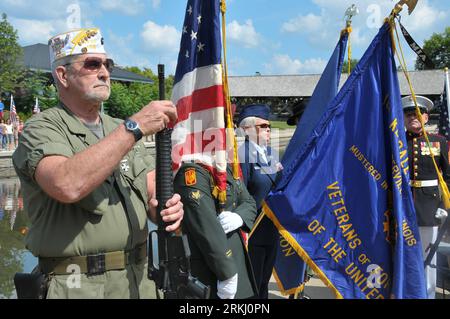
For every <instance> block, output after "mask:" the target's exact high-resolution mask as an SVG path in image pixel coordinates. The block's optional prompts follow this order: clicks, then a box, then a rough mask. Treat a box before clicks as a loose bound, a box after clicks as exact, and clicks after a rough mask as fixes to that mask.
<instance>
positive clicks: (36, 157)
mask: <svg viewBox="0 0 450 319" xmlns="http://www.w3.org/2000/svg"><path fill="white" fill-rule="evenodd" d="M100 117H101V121H102V124H103V130H104V135H105V136H107V135H108V134H110V133H111V132H112V131H113V130H114V129H116V128H117V126H118V125H119V124H120V123H121V120H119V119H114V118H111V117H109V116H107V115H100ZM97 142H98V138H97V137H96V136H95V135H94V134H93V133H92V132H91V131H90V130H89V129H88V128H87V127H86V126H85V125H84V124H83V123H82V122H81V121H80V120H79V119H78V118H76V117H75V116H74V114H73V113H72V112H71V111H70V110H69V109H67V108H66V107H65V106H63V105H60V106H58V107H55V108H52V109H49V110H46V111H44V112H42V113H40V114H37V115H34V116H33V117H32V118H31V119H30V120H28V122H27V123H26V125H25V128H24V130H23V133H22V135H21V137H20V141H19V146H18V148H17V150H16V151H15V152H14V154H13V164H14V167H15V169H16V172H17V174H18V176H19V178H20V182H21V187H22V194H23V200H24V209H25V211H26V212H27V213H28V215H29V217H30V219H31V227H30V230H29V233H28V235H27V238H26V246H27V248H28V249H29V250H31V252H32V253H33V254H34V255H35V256H40V257H62V256H81V255H88V254H96V253H101V252H109V251H117V250H124V249H131V248H134V247H135V246H136V245H137V244H139V243H142V242H144V241H145V240H146V237H147V234H148V230H147V210H148V203H147V201H148V195H147V179H146V175H147V173H148V172H149V171H150V170H152V169H153V168H154V166H153V165H154V161H153V159H152V158H151V156H150V155H148V154H147V152H146V149H145V147H144V144H143V143H142V141H141V142H138V143H136V145H135V146H134V147H133V149H132V150H131V151H130V152H129V153H128V154H127V155H126V156H125V157H124V158H123V160H122V161H121V163H120V164H119V165H118V167H116V169H115V170H114V172H113V173H112V174H111V175H110V176H109V177H108V178H107V179H106V180H105V181H104V182H103V183H102V184H101V185H100V186H99V187H98V188H97V189H95V190H94V191H93V192H92V193H90V194H89V195H87V196H86V197H85V198H83V199H82V200H80V201H79V202H77V203H73V204H65V203H61V202H59V201H57V200H55V199H53V198H51V197H50V196H48V195H47V194H46V193H45V192H44V191H43V190H42V189H41V187H39V185H38V184H37V183H36V180H35V177H34V173H35V170H36V167H37V165H38V163H39V161H40V160H41V159H42V158H43V157H45V156H52V155H60V156H65V157H71V156H73V155H74V154H76V153H79V152H81V151H83V150H85V149H86V148H88V147H89V146H91V145H93V144H95V143H97Z"/></svg>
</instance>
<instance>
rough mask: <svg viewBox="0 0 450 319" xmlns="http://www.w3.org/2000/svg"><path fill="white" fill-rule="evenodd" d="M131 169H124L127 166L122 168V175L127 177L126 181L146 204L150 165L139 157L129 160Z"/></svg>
mask: <svg viewBox="0 0 450 319" xmlns="http://www.w3.org/2000/svg"><path fill="white" fill-rule="evenodd" d="M127 161H128V164H127V165H129V167H128V169H124V167H126V166H122V168H121V170H120V171H121V174H123V175H124V176H125V179H126V180H127V181H128V183H129V184H130V185H131V186H132V187H133V188H134V190H135V191H137V193H138V194H139V195H140V197H141V198H142V199H143V201H144V202H145V204H146V205H147V202H148V194H147V172H148V165H147V164H146V163H145V161H144V160H143V159H142V158H140V157H137V156H134V157H132V158H129V159H128V160H127Z"/></svg>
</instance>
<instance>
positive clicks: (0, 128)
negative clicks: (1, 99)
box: [0, 116, 24, 151]
mask: <svg viewBox="0 0 450 319" xmlns="http://www.w3.org/2000/svg"><path fill="white" fill-rule="evenodd" d="M23 126H24V123H23V121H22V120H21V119H20V117H19V116H17V121H16V122H14V123H11V120H10V119H7V120H6V121H5V120H4V119H3V118H2V119H0V141H1V150H2V151H14V150H15V149H16V148H17V144H18V143H19V137H20V135H21V134H22V131H23Z"/></svg>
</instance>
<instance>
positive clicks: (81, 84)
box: [1, 29, 450, 299]
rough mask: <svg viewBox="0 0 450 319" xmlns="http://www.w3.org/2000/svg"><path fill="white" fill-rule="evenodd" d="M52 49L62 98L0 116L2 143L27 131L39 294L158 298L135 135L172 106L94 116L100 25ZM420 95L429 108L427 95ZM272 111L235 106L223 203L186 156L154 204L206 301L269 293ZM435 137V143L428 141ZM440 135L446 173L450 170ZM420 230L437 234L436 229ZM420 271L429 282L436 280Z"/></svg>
mask: <svg viewBox="0 0 450 319" xmlns="http://www.w3.org/2000/svg"><path fill="white" fill-rule="evenodd" d="M77 39H81V40H80V41H78V40H77ZM71 40H73V41H71ZM49 47H50V59H51V63H52V75H53V77H54V80H55V83H56V86H57V89H58V94H59V99H60V104H59V105H58V106H57V107H55V108H52V109H49V110H47V111H45V112H42V113H40V114H39V115H38V116H33V117H32V118H31V119H30V120H29V121H28V122H27V125H26V127H25V129H24V130H23V132H22V130H21V129H19V127H17V128H16V129H14V127H13V126H12V125H11V123H8V122H7V123H2V124H1V127H2V136H6V142H5V143H6V144H5V145H6V147H7V148H8V149H12V148H15V147H16V146H17V142H16V140H15V134H16V133H15V132H17V135H19V134H22V137H21V139H20V142H19V144H18V146H17V149H16V151H15V152H14V154H13V163H14V167H15V169H16V172H17V174H18V176H19V178H20V181H21V186H22V189H23V201H24V209H25V210H26V211H27V213H28V215H29V216H30V218H31V220H32V225H31V227H30V229H29V232H28V235H27V237H26V245H27V248H28V249H30V250H31V252H32V253H33V254H34V255H35V256H37V257H38V258H39V264H38V266H37V268H36V269H35V272H38V273H42V274H44V275H45V276H46V278H47V279H46V280H47V281H48V285H47V286H46V289H47V290H46V292H45V296H46V298H155V293H153V292H155V291H156V290H155V286H154V282H153V281H152V280H150V279H149V278H148V276H147V264H146V256H147V250H146V247H147V244H148V243H147V234H148V226H147V219H148V218H149V219H150V220H152V221H154V222H155V221H156V220H157V217H156V207H157V206H158V203H157V201H156V199H155V174H156V173H155V163H154V159H153V158H152V157H151V156H149V155H147V154H146V152H144V149H145V146H144V144H143V142H142V140H141V138H142V137H143V136H147V135H150V134H154V133H156V132H159V131H161V130H162V129H164V128H165V127H166V126H167V124H168V123H169V122H171V121H174V120H175V119H176V118H177V112H176V108H175V107H174V105H173V104H172V102H170V101H153V102H151V103H149V104H148V105H146V106H144V107H143V108H142V109H141V110H140V111H139V112H137V113H136V114H133V115H132V116H130V118H128V119H126V120H125V121H122V120H119V119H115V118H112V117H109V116H108V115H105V114H101V113H100V106H101V103H102V102H103V101H105V100H106V99H108V97H109V95H110V72H111V70H112V67H113V61H112V60H110V59H108V58H107V54H106V51H105V49H104V46H103V38H102V36H101V33H100V30H98V29H89V30H87V29H81V30H77V31H71V32H67V33H64V34H60V35H58V36H55V37H53V38H52V39H50V41H49ZM423 101H425V100H423ZM419 102H420V104H419V106H420V107H422V106H423V109H424V110H425V111H428V109H429V108H428V107H427V105H425V104H424V103H425V102H423V103H422V100H420V101H419ZM410 106H411V105H409V104H407V103H406V102H405V103H404V108H405V113H406V115H407V116H406V118H407V119H409V120H411V127H413V128H411V130H410V127H409V126H408V125H407V129H408V132H410V135H411V137H412V138H411V139H409V140H408V141H409V142H411V145H410V147H411V150H410V151H411V152H412V153H411V156H410V160H412V161H413V162H411V163H410V165H411V166H413V167H416V170H411V172H418V171H417V170H418V169H419V168H418V166H419V165H421V161H422V160H423V158H422V159H419V158H418V157H417V156H414V154H416V155H417V153H414V152H417V149H418V147H419V146H420V147H422V146H423V145H422V144H420V143H419V144H417V143H416V138H419V137H421V134H422V133H423V132H421V130H420V129H418V128H417V119H415V120H414V114H412V113H411V112H410ZM302 112H303V109H299V110H295V111H294V116H293V118H291V119H289V124H294V125H296V124H297V123H298V120H299V118H300V116H301V114H302ZM269 114H270V109H269V107H268V106H267V105H262V104H257V105H249V106H246V107H245V108H244V109H243V111H242V112H241V113H240V117H239V120H238V123H237V125H238V126H239V131H240V134H241V135H242V136H243V137H244V138H245V142H244V144H243V145H242V146H241V148H240V149H239V158H240V162H241V171H242V177H243V178H242V180H236V179H235V178H233V173H232V170H231V167H229V168H228V170H227V198H226V201H225V203H224V204H223V203H222V204H221V205H218V203H217V200H216V198H215V196H214V195H213V190H214V183H213V179H212V177H211V176H210V172H209V171H208V170H207V169H205V168H204V167H203V166H202V165H201V164H199V163H184V164H183V165H182V166H181V168H180V169H179V170H178V173H177V175H176V176H175V179H174V190H175V195H174V196H173V197H172V198H171V199H170V200H169V201H168V202H167V203H164V204H166V205H165V209H164V210H162V212H161V216H162V218H163V220H164V221H165V222H168V223H172V224H171V225H169V226H167V228H166V230H167V231H169V232H174V231H178V230H179V229H180V226H181V225H183V232H184V233H186V234H187V236H188V238H189V244H190V249H191V268H192V274H193V275H194V276H195V277H198V278H199V279H200V281H202V282H203V283H205V284H207V285H209V286H210V287H211V297H212V298H225V299H232V298H259V299H266V298H268V283H269V280H270V277H271V274H272V267H273V265H274V259H275V253H276V246H277V245H276V241H277V240H278V232H277V229H276V228H275V226H274V225H273V223H272V221H271V220H270V219H269V218H267V217H263V216H261V205H262V201H263V200H264V198H265V196H266V195H267V194H268V192H269V191H270V189H271V188H272V186H273V185H274V184H275V183H276V180H277V178H278V176H279V174H280V172H281V171H282V169H283V167H282V165H281V164H280V162H279V161H278V160H277V159H276V158H274V157H273V154H272V150H271V148H270V132H271V124H270V121H269ZM419 124H420V123H419ZM2 140H3V139H2ZM441 142H442V141H441V140H440V139H437V140H436V143H435V144H433V145H435V147H437V145H438V144H439V143H441ZM442 143H443V142H442ZM442 143H441V146H440V148H439V149H440V151H441V160H442V162H443V164H442V166H441V169H442V170H443V171H444V174H445V175H446V177H449V176H450V174H448V173H449V171H448V157H447V148H446V147H445V146H446V143H445V145H444V144H442ZM419 151H420V150H419ZM425 153H426V152H424V151H423V152H422V153H421V155H422V157H424V156H425V157H426V154H425ZM249 157H251V158H249ZM416 157H417V158H418V159H417V160H416V159H415V158H416ZM423 161H424V162H425V160H423ZM444 162H445V163H444ZM426 163H427V164H426V165H429V162H428V161H426ZM419 171H420V172H422V171H421V170H419ZM424 171H426V173H427V176H425V177H423V178H424V179H427V183H419V182H420V180H419V177H418V175H415V173H414V174H413V175H412V176H411V179H412V180H417V182H418V183H416V184H415V185H414V187H415V190H421V189H422V188H426V187H434V186H436V188H437V184H436V185H435V184H434V182H433V183H432V182H430V181H431V180H432V181H434V180H437V177H436V176H434V175H433V176H432V172H431V170H428V169H424ZM417 174H419V173H417ZM446 180H447V179H446ZM447 181H449V180H447ZM425 190H426V191H428V190H429V189H428V188H427V189H425ZM425 193H429V192H425ZM431 197H432V198H434V199H435V198H436V196H431ZM415 199H416V201H415V204H416V205H417V206H419V205H420V203H419V202H418V197H416V198H415ZM426 200H428V199H423V201H426ZM439 202H440V201H438V203H437V204H435V203H433V205H431V206H432V207H431V206H429V207H428V206H427V207H425V208H424V209H422V210H421V213H420V215H419V216H420V218H422V217H423V220H424V222H423V223H422V224H420V221H421V219H419V225H420V226H424V227H434V226H435V222H436V221H435V219H434V217H435V216H434V214H435V211H432V210H433V209H434V210H436V208H438V207H439ZM219 206H220V208H219ZM430 216H431V217H430ZM255 224H258V227H256V230H254V232H253V233H252V234H251V236H250V239H249V242H248V251H247V248H246V245H245V242H244V241H243V239H242V231H243V232H246V233H251V232H252V230H253V229H254V225H255ZM424 236H427V238H428V237H430V240H432V237H433V233H432V234H430V235H429V236H428V235H424ZM73 264H77V265H79V268H78V272H79V274H80V281H81V285H80V286H79V288H77V289H73V287H69V286H68V285H67V284H66V283H67V280H68V278H69V276H70V275H71V274H72V273H71V272H69V271H68V269H70V266H71V265H73ZM427 279H428V282H429V284H430V282H431V281H433V278H432V277H427ZM431 285H432V283H431ZM433 287H434V286H433ZM430 289H432V288H430ZM430 297H432V296H430Z"/></svg>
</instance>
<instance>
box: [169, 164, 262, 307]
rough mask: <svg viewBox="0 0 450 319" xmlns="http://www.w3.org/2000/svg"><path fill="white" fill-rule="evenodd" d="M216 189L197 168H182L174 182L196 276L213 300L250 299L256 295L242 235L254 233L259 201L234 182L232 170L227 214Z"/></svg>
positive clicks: (229, 172) (199, 167)
mask: <svg viewBox="0 0 450 319" xmlns="http://www.w3.org/2000/svg"><path fill="white" fill-rule="evenodd" d="M213 189H214V183H213V179H212V176H211V175H210V173H209V171H208V170H207V169H206V168H205V167H203V166H202V165H201V164H197V163H183V165H182V166H181V168H180V170H179V171H178V173H177V175H176V177H175V180H174V190H175V192H177V193H179V194H180V195H181V198H182V201H183V203H184V212H185V213H184V222H183V225H182V226H183V231H184V232H185V233H186V235H187V236H188V239H189V246H190V249H191V270H192V274H193V276H195V277H197V278H198V279H199V280H200V281H201V282H202V283H204V284H205V285H209V286H210V287H211V297H212V298H217V297H219V298H221V299H233V298H236V299H244V298H251V297H253V296H254V295H255V294H256V289H255V285H254V278H253V272H252V269H251V265H250V262H249V259H248V256H247V252H246V248H245V244H244V241H243V238H242V235H241V233H240V230H241V229H242V230H243V231H245V232H249V231H250V230H251V229H252V227H253V223H254V221H255V219H256V206H255V201H254V200H253V198H252V197H251V196H250V195H249V193H248V191H247V189H246V188H245V186H244V185H243V184H242V183H241V182H240V181H239V180H235V179H234V178H233V174H232V172H231V169H230V167H228V170H227V201H226V203H225V206H224V207H223V208H220V207H219V202H218V200H217V199H216V198H214V197H213V195H212V192H213Z"/></svg>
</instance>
